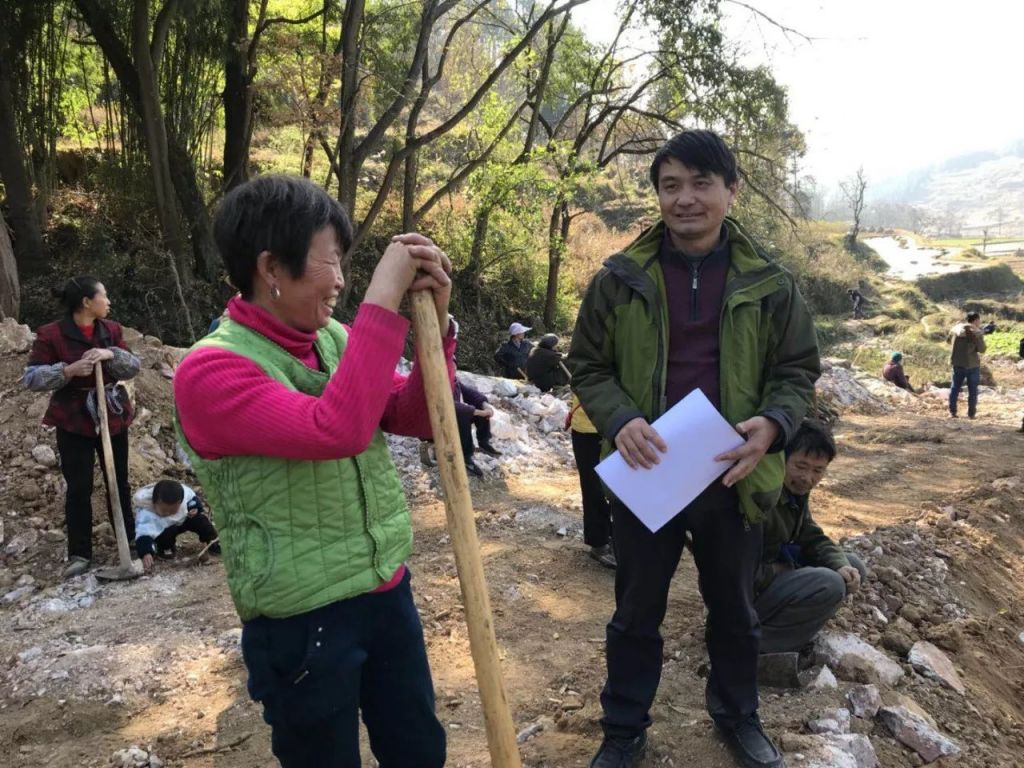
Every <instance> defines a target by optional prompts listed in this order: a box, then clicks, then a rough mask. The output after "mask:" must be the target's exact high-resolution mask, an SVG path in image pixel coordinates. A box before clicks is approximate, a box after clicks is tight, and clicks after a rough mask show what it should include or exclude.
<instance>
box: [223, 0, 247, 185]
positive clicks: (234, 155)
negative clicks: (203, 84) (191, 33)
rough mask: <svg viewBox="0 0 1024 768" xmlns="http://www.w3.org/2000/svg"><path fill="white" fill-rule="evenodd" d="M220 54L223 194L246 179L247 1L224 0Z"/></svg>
mask: <svg viewBox="0 0 1024 768" xmlns="http://www.w3.org/2000/svg"><path fill="white" fill-rule="evenodd" d="M225 7H226V10H227V13H226V14H225V22H226V25H227V46H226V49H225V53H224V96H223V98H224V181H223V187H224V191H225V192H227V191H228V190H229V189H233V188H234V187H237V186H238V185H239V184H241V183H242V182H244V181H247V180H248V179H249V143H250V141H251V137H252V82H251V77H250V74H249V0H226V2H225Z"/></svg>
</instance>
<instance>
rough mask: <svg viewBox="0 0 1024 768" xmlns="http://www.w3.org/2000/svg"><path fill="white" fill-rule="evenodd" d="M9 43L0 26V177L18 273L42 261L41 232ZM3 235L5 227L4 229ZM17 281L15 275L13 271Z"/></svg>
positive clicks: (34, 270)
mask: <svg viewBox="0 0 1024 768" xmlns="http://www.w3.org/2000/svg"><path fill="white" fill-rule="evenodd" d="M8 53H9V47H8V45H7V41H6V34H5V33H4V32H3V31H2V30H0V147H2V149H0V179H3V182H4V188H5V189H6V191H7V207H8V210H9V213H8V218H10V220H11V228H12V229H13V230H14V254H15V257H16V259H17V264H18V269H19V270H20V272H21V274H22V276H26V275H30V274H36V273H38V272H41V271H42V270H43V268H44V267H45V264H44V263H43V257H44V253H43V235H42V232H41V231H40V229H39V221H38V219H37V218H36V215H35V208H34V203H33V200H32V187H31V185H30V184H29V180H28V173H27V171H26V169H25V150H24V147H23V146H22V143H21V139H20V138H19V136H18V126H17V124H16V123H15V111H14V98H13V95H12V88H11V71H10V64H9V63H8V61H9V60H8V59H7V58H6V56H7V54H8ZM5 235H6V231H5ZM15 284H17V275H15Z"/></svg>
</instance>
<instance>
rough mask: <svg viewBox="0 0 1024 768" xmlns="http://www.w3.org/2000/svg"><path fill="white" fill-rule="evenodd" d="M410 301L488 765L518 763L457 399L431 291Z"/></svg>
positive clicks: (511, 767)
mask: <svg viewBox="0 0 1024 768" xmlns="http://www.w3.org/2000/svg"><path fill="white" fill-rule="evenodd" d="M410 304H411V305H412V325H413V328H414V330H415V332H416V351H417V353H418V354H419V365H420V368H421V370H422V372H423V386H424V388H425V390H426V393H427V408H428V410H429V412H430V425H431V427H432V428H433V431H434V445H435V447H436V450H437V466H438V469H439V470H440V473H441V487H442V488H443V489H444V504H445V510H446V512H447V515H448V532H449V534H450V535H451V539H452V549H453V550H455V567H456V569H457V570H458V573H459V584H460V586H461V587H462V604H463V606H465V611H466V625H467V628H468V630H469V649H470V652H471V653H472V655H473V666H474V668H475V669H476V681H477V686H478V687H479V689H480V703H481V704H482V705H483V711H484V725H485V726H486V728H487V745H488V748H489V749H490V752H491V766H492V767H493V768H521V766H522V763H521V762H520V760H519V748H518V747H517V746H516V732H515V726H514V725H513V723H512V713H511V711H510V710H509V706H508V697H507V696H506V694H505V683H504V681H503V680H502V677H501V664H500V660H499V658H498V643H497V641H496V640H495V637H494V620H493V618H492V617H491V601H490V598H489V597H488V595H487V582H486V580H485V579H484V566H483V561H482V560H481V559H480V542H479V540H478V539H477V536H476V520H475V518H474V515H473V500H472V498H471V497H470V494H469V478H468V477H467V475H466V464H465V462H464V461H463V458H462V448H461V447H460V443H459V432H458V426H457V425H456V423H455V402H454V400H453V398H452V389H451V384H449V382H448V367H447V365H446V364H445V361H444V354H443V352H442V351H441V333H440V328H439V326H438V323H437V310H436V309H435V307H434V301H433V299H432V298H431V295H430V292H429V291H417V292H416V293H413V294H411V296H410Z"/></svg>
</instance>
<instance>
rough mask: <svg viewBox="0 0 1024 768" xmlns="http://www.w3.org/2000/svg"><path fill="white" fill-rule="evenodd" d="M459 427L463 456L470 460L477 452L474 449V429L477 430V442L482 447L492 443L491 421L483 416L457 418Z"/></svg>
mask: <svg viewBox="0 0 1024 768" xmlns="http://www.w3.org/2000/svg"><path fill="white" fill-rule="evenodd" d="M455 422H456V424H458V425H459V442H460V443H462V456H463V458H465V459H469V457H470V456H472V455H473V451H474V450H475V449H474V447H473V428H474V427H475V428H476V441H477V442H478V443H479V444H480V445H486V444H487V443H489V442H491V420H490V419H485V418H484V417H483V416H458V415H457V416H456V419H455Z"/></svg>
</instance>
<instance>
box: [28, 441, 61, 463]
mask: <svg viewBox="0 0 1024 768" xmlns="http://www.w3.org/2000/svg"><path fill="white" fill-rule="evenodd" d="M32 458H33V459H35V460H36V463H38V464H42V465H43V466H44V467H56V466H57V454H55V453H54V452H53V448H51V447H50V446H48V445H37V446H35V447H34V448H33V449H32Z"/></svg>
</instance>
